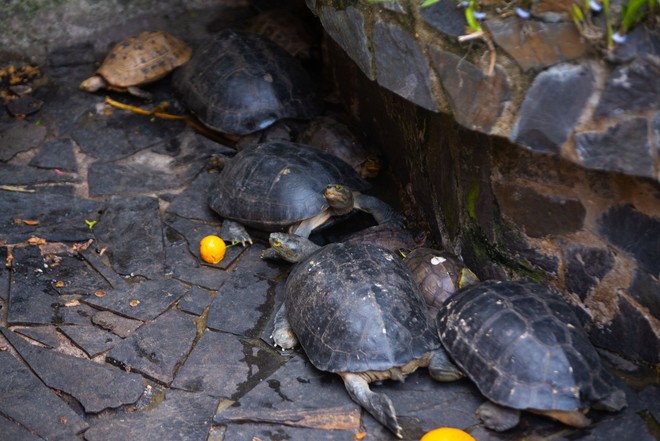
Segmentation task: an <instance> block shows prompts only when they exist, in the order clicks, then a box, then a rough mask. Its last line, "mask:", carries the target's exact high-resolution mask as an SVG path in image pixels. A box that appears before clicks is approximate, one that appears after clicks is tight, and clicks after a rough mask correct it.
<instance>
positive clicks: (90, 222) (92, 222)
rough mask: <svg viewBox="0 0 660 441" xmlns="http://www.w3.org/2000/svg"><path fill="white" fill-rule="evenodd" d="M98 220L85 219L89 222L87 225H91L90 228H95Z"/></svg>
mask: <svg viewBox="0 0 660 441" xmlns="http://www.w3.org/2000/svg"><path fill="white" fill-rule="evenodd" d="M96 222H97V221H90V220H87V219H85V223H86V224H87V226H88V227H89V229H90V230H91V229H92V228H94V225H96Z"/></svg>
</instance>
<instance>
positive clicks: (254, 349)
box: [172, 331, 282, 398]
mask: <svg viewBox="0 0 660 441" xmlns="http://www.w3.org/2000/svg"><path fill="white" fill-rule="evenodd" d="M281 363H282V358H281V357H280V356H279V355H278V354H277V353H276V352H275V351H272V350H270V348H268V349H267V348H265V347H263V346H260V345H255V344H253V343H251V342H250V341H247V340H244V339H241V338H239V337H237V336H236V335H233V334H227V333H222V332H213V331H206V332H205V333H204V335H202V338H201V339H200V340H199V342H198V343H197V345H196V346H195V348H194V349H193V350H192V352H191V353H190V355H189V356H188V358H187V359H186V362H185V363H184V365H183V366H182V367H181V368H180V369H179V371H178V372H177V375H176V379H175V380H174V382H173V383H172V387H176V388H179V389H184V390H188V391H190V392H201V393H204V394H207V395H210V396H213V397H217V398H219V397H224V398H234V397H235V396H237V395H240V394H241V393H242V392H245V391H246V390H248V389H249V388H250V387H253V386H255V385H256V384H258V383H259V382H260V381H261V380H263V379H264V378H266V377H268V376H269V375H270V374H272V373H273V372H274V371H275V370H277V368H279V366H280V364H281ZM209 366H213V368H212V369H209Z"/></svg>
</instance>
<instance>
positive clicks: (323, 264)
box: [270, 233, 461, 438]
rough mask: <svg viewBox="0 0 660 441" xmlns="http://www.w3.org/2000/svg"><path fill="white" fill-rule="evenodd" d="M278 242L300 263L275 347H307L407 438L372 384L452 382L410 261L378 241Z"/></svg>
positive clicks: (289, 284)
mask: <svg viewBox="0 0 660 441" xmlns="http://www.w3.org/2000/svg"><path fill="white" fill-rule="evenodd" d="M270 245H271V247H272V249H273V250H274V251H275V252H277V253H278V254H279V255H280V256H281V257H282V258H283V259H285V260H288V261H290V262H299V263H297V264H296V265H295V266H294V267H293V269H292V270H291V272H290V274H289V277H288V278H287V281H286V286H285V294H284V303H283V305H282V307H281V308H280V310H278V312H277V314H276V317H275V329H274V331H273V340H274V341H275V344H276V345H278V346H282V347H283V348H291V347H293V346H295V345H296V344H297V343H298V342H300V345H301V346H302V348H303V350H304V351H305V354H307V357H308V358H309V360H310V361H311V362H312V364H313V365H314V366H315V367H316V368H317V369H320V370H322V371H327V372H335V373H337V374H339V375H340V376H341V378H342V379H343V380H344V385H345V387H346V390H347V391H348V394H349V395H350V397H351V398H352V399H353V400H354V401H355V402H356V403H358V404H359V405H360V406H362V407H364V408H365V409H366V410H367V411H368V412H369V413H370V414H371V415H373V416H374V418H376V420H378V421H379V422H380V423H381V424H383V425H384V426H386V427H387V428H389V429H390V430H391V431H392V432H394V433H395V434H396V436H397V437H399V438H401V437H402V431H403V428H402V427H401V425H400V424H399V422H398V420H397V416H396V412H395V409H394V405H393V403H392V401H391V400H390V398H389V397H388V396H387V395H385V394H383V393H376V392H373V391H372V390H371V389H370V388H369V383H372V382H375V381H382V380H387V379H394V380H399V381H403V379H404V377H405V376H406V375H408V374H410V373H412V372H414V371H415V370H416V369H417V368H419V367H428V369H429V373H430V374H431V376H432V377H434V378H436V377H438V378H445V376H446V375H448V373H445V372H436V366H441V367H444V366H446V365H447V364H449V361H448V360H447V358H446V354H445V352H444V351H443V350H442V349H441V345H440V341H439V340H438V338H437V335H435V330H434V327H433V325H432V321H431V320H430V319H429V317H428V315H427V311H426V305H425V303H424V299H423V298H422V296H421V294H420V292H419V290H418V289H417V285H416V283H415V281H414V279H413V277H412V274H411V273H410V271H409V270H408V268H407V267H406V265H405V264H404V263H403V261H402V259H400V258H399V257H397V256H396V255H395V254H394V253H392V252H391V251H388V250H385V249H384V248H381V247H379V246H377V245H376V244H374V243H370V242H364V243H333V244H330V245H326V246H324V247H319V246H317V245H315V244H314V243H312V242H310V241H309V240H307V239H304V238H302V237H300V236H295V235H287V234H283V233H271V235H270ZM456 375H457V378H458V377H460V376H461V374H460V373H457V374H456Z"/></svg>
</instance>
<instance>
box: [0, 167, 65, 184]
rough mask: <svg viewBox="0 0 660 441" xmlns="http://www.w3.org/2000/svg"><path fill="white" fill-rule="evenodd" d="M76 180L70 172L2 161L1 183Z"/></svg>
mask: <svg viewBox="0 0 660 441" xmlns="http://www.w3.org/2000/svg"><path fill="white" fill-rule="evenodd" d="M75 181H76V178H75V177H74V176H73V175H71V174H69V173H63V172H57V171H55V170H45V169H42V168H37V167H31V166H29V165H14V164H3V163H0V184H3V185H35V184H52V183H62V182H75Z"/></svg>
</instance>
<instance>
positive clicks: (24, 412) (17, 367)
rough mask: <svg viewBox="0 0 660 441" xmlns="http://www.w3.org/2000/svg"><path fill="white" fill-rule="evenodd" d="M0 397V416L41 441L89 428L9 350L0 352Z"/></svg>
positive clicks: (59, 437)
mask: <svg viewBox="0 0 660 441" xmlns="http://www.w3.org/2000/svg"><path fill="white" fill-rule="evenodd" d="M2 329H3V330H4V328H2ZM0 396H1V397H2V400H0V415H2V416H4V417H6V418H9V419H11V420H12V421H16V422H18V423H19V424H20V425H21V426H23V427H25V428H27V429H28V430H29V431H30V432H32V433H34V434H36V435H37V436H39V437H41V438H43V439H53V440H60V439H61V440H66V439H76V434H78V433H80V432H82V431H83V430H85V429H87V427H89V425H88V424H87V422H85V420H83V419H82V418H81V417H80V416H78V414H76V413H75V412H74V411H73V410H72V409H71V408H70V407H69V406H68V405H67V404H66V403H65V402H64V401H62V400H61V399H60V398H59V397H58V396H57V395H55V394H54V393H53V392H52V391H51V390H50V389H49V388H48V387H46V386H45V385H44V384H43V383H42V382H41V381H40V380H39V379H38V378H37V377H36V376H35V375H34V374H33V373H32V372H31V371H30V370H29V369H28V368H27V367H25V366H24V365H23V364H22V363H20V362H19V361H18V360H17V359H16V358H14V356H13V355H11V354H10V353H9V351H0Z"/></svg>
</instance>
